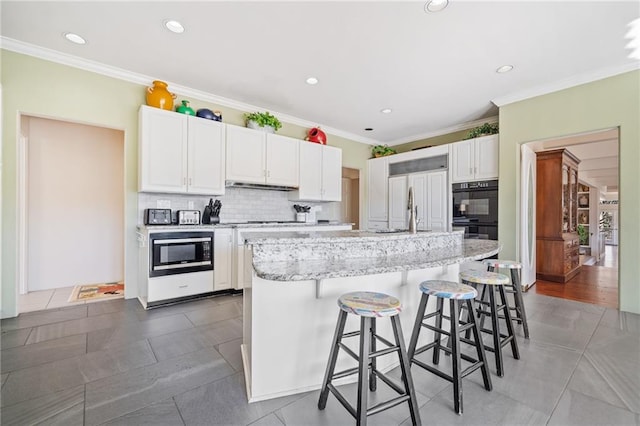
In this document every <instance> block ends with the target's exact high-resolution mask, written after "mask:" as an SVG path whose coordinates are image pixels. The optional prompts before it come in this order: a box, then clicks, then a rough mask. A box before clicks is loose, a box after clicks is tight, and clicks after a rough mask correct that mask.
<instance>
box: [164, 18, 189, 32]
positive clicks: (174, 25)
mask: <svg viewBox="0 0 640 426" xmlns="http://www.w3.org/2000/svg"><path fill="white" fill-rule="evenodd" d="M164 26H165V27H167V29H168V30H169V31H171V32H172V33H176V34H181V33H183V32H184V27H183V26H182V24H181V23H180V22H178V21H173V20H168V21H164Z"/></svg>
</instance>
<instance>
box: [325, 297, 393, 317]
mask: <svg viewBox="0 0 640 426" xmlns="http://www.w3.org/2000/svg"><path fill="white" fill-rule="evenodd" d="M338 306H339V307H340V309H342V310H343V311H345V312H347V313H350V314H355V315H360V316H363V317H392V316H394V315H398V314H399V313H400V311H402V303H400V301H399V300H398V299H396V298H395V297H393V296H389V295H388V294H384V293H375V292H372V291H355V292H353V293H346V294H343V295H342V296H340V297H339V298H338Z"/></svg>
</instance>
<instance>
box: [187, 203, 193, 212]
mask: <svg viewBox="0 0 640 426" xmlns="http://www.w3.org/2000/svg"><path fill="white" fill-rule="evenodd" d="M188 205H189V210H193V201H189V203H188Z"/></svg>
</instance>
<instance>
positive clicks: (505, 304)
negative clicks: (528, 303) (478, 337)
mask: <svg viewBox="0 0 640 426" xmlns="http://www.w3.org/2000/svg"><path fill="white" fill-rule="evenodd" d="M494 287H498V291H499V294H500V303H501V305H500V306H498V303H497V301H496V292H495V288H494ZM487 292H488V293H489V301H486V300H485V299H486V297H485V293H487ZM480 303H481V305H484V306H485V307H486V306H488V307H489V312H487V311H483V310H480V309H479V310H478V316H480V317H481V319H480V330H481V331H483V332H486V333H491V335H492V337H493V347H489V346H486V345H485V349H486V350H488V351H491V352H493V353H494V354H495V357H496V370H497V374H498V377H502V376H504V364H503V357H502V347H503V346H504V345H506V344H507V343H511V352H512V354H513V358H515V359H520V352H519V350H518V342H517V341H516V336H515V332H514V330H513V323H512V320H511V313H510V309H509V301H508V300H507V295H506V292H505V290H504V286H502V285H499V286H493V285H485V286H484V288H483V289H482V298H481V302H480ZM499 310H502V311H503V312H504V318H505V323H506V326H507V333H508V334H502V333H500V322H499V321H500V315H499ZM486 315H489V316H490V317H491V330H488V329H485V328H484V318H485V316H486Z"/></svg>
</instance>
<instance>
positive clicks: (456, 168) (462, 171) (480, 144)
mask: <svg viewBox="0 0 640 426" xmlns="http://www.w3.org/2000/svg"><path fill="white" fill-rule="evenodd" d="M498 149H499V138H498V135H489V136H482V137H479V138H475V139H469V140H466V141H461V142H456V143H453V144H451V160H450V161H451V180H452V182H468V181H474V180H487V179H497V178H498V155H499V152H498Z"/></svg>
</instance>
